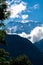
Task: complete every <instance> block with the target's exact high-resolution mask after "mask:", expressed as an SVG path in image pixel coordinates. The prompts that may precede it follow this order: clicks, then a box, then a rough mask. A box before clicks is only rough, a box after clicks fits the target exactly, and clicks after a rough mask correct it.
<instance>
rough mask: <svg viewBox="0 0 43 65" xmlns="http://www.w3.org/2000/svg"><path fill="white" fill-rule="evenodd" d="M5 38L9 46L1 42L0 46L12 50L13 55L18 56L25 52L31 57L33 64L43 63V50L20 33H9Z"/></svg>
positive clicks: (42, 64) (40, 64) (39, 64)
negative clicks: (19, 34)
mask: <svg viewBox="0 0 43 65" xmlns="http://www.w3.org/2000/svg"><path fill="white" fill-rule="evenodd" d="M5 40H6V43H7V46H2V45H1V44H0V48H2V47H3V48H5V49H6V50H7V51H9V52H10V55H11V56H13V57H17V56H19V55H22V54H25V55H27V56H28V57H29V59H30V60H31V62H32V64H33V65H43V54H42V52H40V51H39V49H38V48H37V47H36V46H35V45H33V44H32V43H31V42H30V41H29V40H27V39H26V38H22V37H20V36H18V35H7V36H6V37H5Z"/></svg>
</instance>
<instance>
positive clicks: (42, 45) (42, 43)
mask: <svg viewBox="0 0 43 65" xmlns="http://www.w3.org/2000/svg"><path fill="white" fill-rule="evenodd" d="M34 44H35V46H36V47H37V48H39V50H40V51H42V52H43V39H42V40H40V41H38V42H36V43H34Z"/></svg>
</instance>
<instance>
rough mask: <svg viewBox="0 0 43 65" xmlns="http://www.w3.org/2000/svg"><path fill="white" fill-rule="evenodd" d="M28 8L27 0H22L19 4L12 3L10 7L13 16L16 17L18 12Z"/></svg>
mask: <svg viewBox="0 0 43 65" xmlns="http://www.w3.org/2000/svg"><path fill="white" fill-rule="evenodd" d="M25 9H26V4H25V2H20V3H19V4H12V5H11V7H10V8H9V9H8V10H10V11H11V16H10V17H11V18H15V17H16V16H17V15H18V14H20V13H21V12H22V11H24V10H25Z"/></svg>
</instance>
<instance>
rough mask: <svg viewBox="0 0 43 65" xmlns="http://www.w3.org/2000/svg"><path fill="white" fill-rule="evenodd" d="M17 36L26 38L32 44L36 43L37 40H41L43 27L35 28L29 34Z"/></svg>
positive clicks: (23, 33)
mask: <svg viewBox="0 0 43 65" xmlns="http://www.w3.org/2000/svg"><path fill="white" fill-rule="evenodd" d="M19 35H20V36H21V37H24V38H27V39H28V40H30V41H31V42H32V43H35V42H38V41H39V40H41V39H43V27H40V26H37V27H36V28H34V29H33V30H32V31H31V32H30V34H26V33H25V32H22V33H21V34H19Z"/></svg>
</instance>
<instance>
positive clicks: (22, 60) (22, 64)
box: [10, 55, 32, 65]
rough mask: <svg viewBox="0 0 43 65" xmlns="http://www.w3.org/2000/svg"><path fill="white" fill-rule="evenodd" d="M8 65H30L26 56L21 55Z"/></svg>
mask: <svg viewBox="0 0 43 65" xmlns="http://www.w3.org/2000/svg"><path fill="white" fill-rule="evenodd" d="M10 65H32V64H31V62H30V60H29V59H28V57H27V56H26V55H21V56H19V57H17V58H16V59H13V60H11V62H10Z"/></svg>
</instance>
